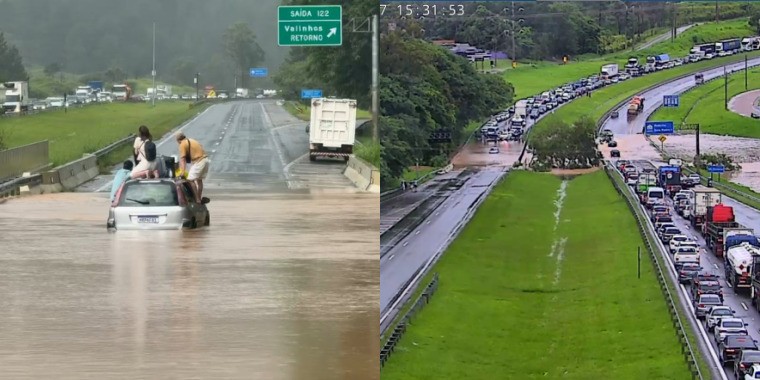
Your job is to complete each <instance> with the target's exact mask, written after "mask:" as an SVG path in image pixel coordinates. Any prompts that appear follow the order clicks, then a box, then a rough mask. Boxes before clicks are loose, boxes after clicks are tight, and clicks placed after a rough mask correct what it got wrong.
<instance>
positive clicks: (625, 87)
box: [533, 51, 760, 128]
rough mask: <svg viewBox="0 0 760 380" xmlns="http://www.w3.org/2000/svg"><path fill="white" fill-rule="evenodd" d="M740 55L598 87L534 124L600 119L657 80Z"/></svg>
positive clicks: (752, 56)
mask: <svg viewBox="0 0 760 380" xmlns="http://www.w3.org/2000/svg"><path fill="white" fill-rule="evenodd" d="M747 56H748V57H749V58H754V57H758V56H760V51H753V52H750V53H748V54H747ZM737 59H739V57H737V56H731V57H721V58H715V59H712V60H709V61H702V62H697V63H692V64H689V65H684V66H678V67H674V68H672V69H668V70H663V71H660V72H656V73H653V74H649V75H645V76H642V77H638V78H632V79H629V80H627V81H625V82H622V83H617V84H614V85H611V86H607V87H604V88H601V89H599V90H596V91H594V92H593V93H592V96H591V97H590V98H587V97H580V98H577V99H575V100H573V101H572V102H571V103H569V104H567V105H565V106H563V107H561V108H559V109H557V111H556V112H555V113H554V115H551V116H549V117H547V118H546V119H542V120H541V121H539V122H538V123H537V124H536V125H535V126H534V127H533V128H542V127H543V126H544V125H546V122H545V120H548V119H550V118H552V117H558V118H561V119H562V120H566V121H569V122H573V121H575V120H577V119H578V118H579V117H581V116H583V115H587V116H590V117H592V118H593V119H594V120H597V119H599V118H600V117H601V116H602V115H604V113H605V112H607V111H608V110H609V109H610V108H612V106H614V105H615V104H617V103H619V102H621V101H623V100H625V99H626V98H629V97H631V96H633V95H636V94H637V93H639V92H641V90H643V89H645V88H647V87H650V86H653V85H656V84H657V83H660V82H664V81H667V80H668V79H671V78H675V77H678V76H681V75H685V74H690V73H694V72H696V71H700V70H702V69H705V68H707V67H712V66H716V65H720V64H722V63H729V62H733V61H736V60H737Z"/></svg>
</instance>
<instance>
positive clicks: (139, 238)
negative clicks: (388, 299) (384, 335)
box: [0, 0, 379, 380]
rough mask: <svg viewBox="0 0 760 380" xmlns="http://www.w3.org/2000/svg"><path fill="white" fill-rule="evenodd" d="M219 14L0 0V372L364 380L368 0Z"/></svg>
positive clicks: (195, 5)
mask: <svg viewBox="0 0 760 380" xmlns="http://www.w3.org/2000/svg"><path fill="white" fill-rule="evenodd" d="M306 3H308V4H310V5H311V6H310V7H309V6H307V7H304V6H302V5H299V4H306ZM219 4H220V3H219V2H213V1H212V2H201V1H190V2H183V3H182V4H179V3H178V4H175V7H168V8H167V7H165V6H164V5H165V4H164V3H163V2H158V3H156V4H142V5H138V4H132V3H129V2H127V3H125V2H117V1H110V0H109V1H103V2H97V4H96V3H92V2H83V3H77V4H68V5H65V6H63V4H60V5H59V4H58V2H55V1H43V2H41V3H38V4H37V5H35V6H32V5H31V4H27V3H26V2H23V1H8V2H3V8H4V10H3V11H2V12H0V24H2V26H1V27H0V46H3V47H5V46H10V47H13V48H12V49H11V48H9V49H3V48H0V60H1V61H3V62H14V64H6V65H0V94H2V98H0V104H2V106H3V107H2V112H0V113H1V114H2V115H0V231H2V232H1V233H0V245H2V246H3V249H2V250H1V251H0V262H2V265H0V267H2V269H0V276H1V277H2V278H3V281H2V283H1V284H0V291H1V292H2V294H3V295H4V297H3V301H2V302H1V304H2V311H0V323H2V324H3V325H4V326H5V328H3V329H2V332H0V340H2V341H3V342H4V344H3V348H2V349H0V351H2V354H1V355H0V356H1V357H2V359H0V367H2V369H3V370H2V372H3V375H2V377H3V378H9V379H41V378H56V379H83V378H98V379H149V378H165V379H170V378H171V379H174V378H176V379H189V378H194V379H222V378H224V379H252V378H253V379H283V380H285V379H378V378H379V360H378V356H377V353H378V351H379V344H378V341H377V337H378V335H379V327H378V325H377V315H378V303H377V300H378V294H379V282H378V269H379V268H378V265H377V262H378V259H377V258H378V247H379V235H378V234H377V232H376V226H377V224H378V219H379V197H378V194H377V191H376V190H374V188H375V187H377V186H373V184H374V183H377V182H378V181H379V178H378V179H377V180H375V179H374V177H373V176H377V173H378V169H377V167H378V166H379V163H377V162H376V160H375V158H374V157H375V156H376V152H379V143H378V142H377V138H373V136H372V128H373V126H375V127H376V124H374V125H373V123H372V122H371V121H370V119H372V118H371V116H370V115H371V112H370V111H369V110H370V109H371V108H372V107H371V104H372V102H371V91H370V89H371V75H370V70H369V66H368V67H367V68H366V70H364V71H365V72H364V73H363V74H362V75H360V72H359V71H353V72H354V74H355V75H353V76H351V77H343V78H341V77H340V76H338V75H336V72H343V71H345V70H346V68H347V67H349V68H352V69H355V68H357V67H364V64H363V62H371V57H370V54H369V53H370V51H371V49H364V48H363V47H362V44H365V45H366V46H367V47H369V46H370V45H369V44H370V39H369V37H370V35H368V34H360V33H353V34H350V33H349V32H350V30H351V27H346V28H347V29H345V30H346V31H345V32H343V31H341V29H340V28H334V29H335V30H334V31H332V32H331V31H329V30H324V31H316V29H308V28H307V29H299V30H301V31H302V32H297V31H296V29H298V28H295V27H294V26H290V25H296V24H298V25H302V24H303V25H307V24H309V23H310V22H311V21H310V20H312V19H314V18H315V17H317V16H315V15H316V13H317V12H320V14H323V15H324V14H326V13H331V14H332V16H330V17H331V20H332V21H330V22H333V23H335V24H336V25H338V26H340V25H342V23H343V21H342V20H347V19H351V18H355V19H357V20H358V19H359V18H364V19H367V20H369V18H368V17H369V16H371V13H370V12H368V11H367V9H368V6H369V5H371V3H370V2H367V1H352V2H350V4H349V2H348V1H344V2H333V3H329V2H325V5H321V6H316V7H315V6H314V3H313V2H305V1H292V2H288V4H287V5H284V4H281V2H279V1H259V2H256V4H253V3H245V2H237V3H235V4H232V3H230V4H227V5H225V8H223V9H222V8H219ZM40 5H42V6H41V7H40ZM371 9H374V7H371ZM129 14H141V15H152V16H153V17H143V16H140V17H137V18H129V17H128V15H129ZM107 15H110V16H108V17H104V16H107ZM114 15H116V17H113V16H114ZM119 15H121V16H119ZM320 17H321V16H320ZM52 18H56V19H58V20H59V21H60V24H59V25H58V26H56V27H53V26H52V25H49V26H48V25H42V26H39V28H38V30H39V31H40V32H41V33H40V34H38V35H34V36H33V35H31V34H29V33H26V32H24V28H27V27H28V25H29V23H30V22H33V21H34V20H35V19H52ZM83 18H88V19H90V21H88V22H87V26H86V27H84V28H80V27H79V26H80V25H81V22H82V19H83ZM128 20H129V21H128ZM101 21H102V22H101ZM278 23H280V24H281V25H279V26H278ZM299 23H300V24H299ZM282 24H285V25H288V26H287V28H283V27H282ZM278 27H279V28H280V29H282V30H281V32H282V34H280V35H279V36H278V33H273V32H272V30H273V29H277V28H278ZM308 30H312V32H309V31H308ZM2 32H4V33H2ZM48 32H49V33H48ZM93 33H94V34H93ZM286 33H289V34H286ZM278 37H279V38H278ZM138 39H139V40H140V41H141V42H139V43H137V44H132V43H131V42H128V41H133V40H138ZM64 40H65V41H69V42H68V43H66V44H64V43H63V42H62V41H64ZM152 41H155V44H154V45H153V46H151V45H152V44H151V42H152ZM304 41H307V42H308V41H311V42H310V43H305V42H304ZM305 44H306V45H308V47H307V48H306V50H304V49H303V48H302V47H303V46H306V45H305ZM290 47H301V48H299V49H291V48H290ZM356 49H359V50H356ZM85 53H87V54H85ZM365 53H366V54H365ZM335 55H340V56H341V57H343V58H344V59H342V60H341V62H340V63H335V62H333V58H334V56H335ZM209 57H215V58H213V59H211V58H209ZM306 60H308V61H309V62H310V63H311V65H314V67H311V68H309V67H306V66H304V65H303V62H305V61H306ZM151 61H153V62H155V63H154V64H152V63H151ZM15 62H17V63H18V64H16V63H15ZM146 62H147V64H146ZM307 68H308V69H309V70H310V73H311V76H312V78H311V80H310V81H309V82H308V83H304V82H302V81H300V80H298V81H296V80H294V78H293V73H294V72H301V71H303V70H306V69H307ZM321 78H331V79H329V80H328V79H321ZM375 88H376V87H375ZM141 126H144V127H147V130H146V129H144V127H142V128H141ZM125 161H128V163H125ZM183 164H184V166H183Z"/></svg>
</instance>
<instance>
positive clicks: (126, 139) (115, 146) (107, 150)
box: [92, 133, 137, 158]
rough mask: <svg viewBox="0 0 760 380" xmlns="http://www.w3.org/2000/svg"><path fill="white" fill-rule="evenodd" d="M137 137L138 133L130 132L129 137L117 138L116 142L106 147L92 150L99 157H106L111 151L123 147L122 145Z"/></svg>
mask: <svg viewBox="0 0 760 380" xmlns="http://www.w3.org/2000/svg"><path fill="white" fill-rule="evenodd" d="M135 137H137V135H135V134H134V133H130V134H129V135H127V137H124V138H123V139H120V140H117V141H116V142H114V143H111V144H110V145H108V146H106V147H105V148H102V149H99V150H96V151H95V152H92V154H93V155H95V156H96V157H98V158H102V157H105V156H106V155H108V154H109V153H111V152H113V151H115V150H117V149H119V148H121V147H122V146H124V145H126V144H128V143H130V142H133V141H134V140H135Z"/></svg>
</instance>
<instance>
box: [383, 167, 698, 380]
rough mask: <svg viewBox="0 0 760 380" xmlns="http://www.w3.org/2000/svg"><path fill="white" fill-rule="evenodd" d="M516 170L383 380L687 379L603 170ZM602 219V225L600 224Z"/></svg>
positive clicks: (444, 264) (458, 247) (469, 235)
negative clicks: (558, 173)
mask: <svg viewBox="0 0 760 380" xmlns="http://www.w3.org/2000/svg"><path fill="white" fill-rule="evenodd" d="M560 187H561V180H560V179H558V178H557V177H555V176H553V175H550V174H540V173H529V172H513V173H511V174H510V175H509V178H507V179H506V180H505V181H504V182H503V183H502V184H500V185H498V186H497V187H496V188H495V189H494V191H493V193H492V194H491V195H490V196H489V198H488V199H487V200H486V202H485V203H484V205H483V207H481V208H480V209H479V210H478V212H477V214H476V215H475V217H474V218H473V220H472V221H471V222H470V223H469V224H468V225H467V227H465V229H464V231H463V232H462V234H461V235H460V236H459V237H458V238H457V239H456V240H455V241H454V243H453V244H452V245H451V247H450V248H449V249H448V251H447V252H446V254H445V255H444V256H443V257H442V259H441V261H440V262H439V263H438V264H437V265H436V268H434V271H435V272H438V273H439V275H440V287H439V290H438V292H437V293H436V295H435V296H434V297H433V298H432V300H431V302H430V304H429V305H428V306H426V307H425V308H424V309H423V310H422V311H421V312H420V313H419V314H418V316H417V317H416V318H415V320H414V323H413V324H412V325H411V326H410V327H409V329H408V330H407V333H406V334H405V335H404V336H403V338H402V339H401V341H400V343H399V346H397V348H396V351H395V353H394V354H393V355H392V356H391V358H390V361H389V362H388V363H387V364H386V366H385V367H384V368H383V373H382V377H383V379H387V380H399V379H410V380H411V379H431V380H432V379H442V380H445V379H488V380H490V379H493V378H494V376H495V374H498V376H497V377H498V378H505V379H517V378H521V379H530V378H559V377H561V378H563V379H583V380H585V379H595V378H614V379H632V380H633V379H685V378H688V377H689V376H690V375H689V372H688V369H687V367H686V364H685V363H684V361H683V358H682V356H681V352H680V344H679V342H678V339H677V338H676V337H675V334H674V333H673V326H672V324H671V322H670V318H669V315H668V310H667V306H666V304H665V301H664V299H663V298H662V294H661V292H660V289H659V285H658V283H657V281H656V279H655V275H654V272H653V267H652V264H651V263H649V262H647V260H646V259H645V261H644V262H643V264H642V273H641V279H637V278H636V260H635V257H636V251H637V247H638V246H643V243H642V241H641V237H640V235H639V234H638V232H637V231H638V230H637V228H636V224H635V221H634V219H633V217H632V216H631V215H630V212H629V211H628V209H627V207H626V205H625V203H624V201H623V200H622V199H621V198H620V196H619V195H618V194H617V192H616V191H615V190H614V188H613V187H612V184H611V183H610V182H609V180H608V179H607V178H606V175H605V174H604V173H603V172H601V171H600V172H596V173H593V174H588V175H583V176H580V177H577V178H575V179H574V180H572V181H570V182H569V183H568V185H567V188H566V198H564V201H563V202H562V203H561V204H562V206H561V212H560V214H559V218H558V220H559V223H558V225H557V227H556V230H555V228H554V226H555V222H556V220H555V215H554V213H555V212H556V210H557V209H558V206H556V205H555V201H557V199H558V189H560ZM590 225H593V228H589V226H590Z"/></svg>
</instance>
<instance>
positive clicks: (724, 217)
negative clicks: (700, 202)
mask: <svg viewBox="0 0 760 380" xmlns="http://www.w3.org/2000/svg"><path fill="white" fill-rule="evenodd" d="M727 228H732V229H733V228H745V227H744V226H742V225H741V224H739V223H737V222H736V217H735V216H734V208H733V207H731V206H724V205H723V204H717V205H715V206H713V207H708V208H707V214H706V215H705V223H704V224H703V225H702V236H703V237H704V238H705V242H707V247H708V248H710V249H711V250H712V251H713V253H714V254H715V256H717V257H723V249H724V244H723V243H724V241H723V239H724V234H723V232H724V230H725V229H727Z"/></svg>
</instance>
